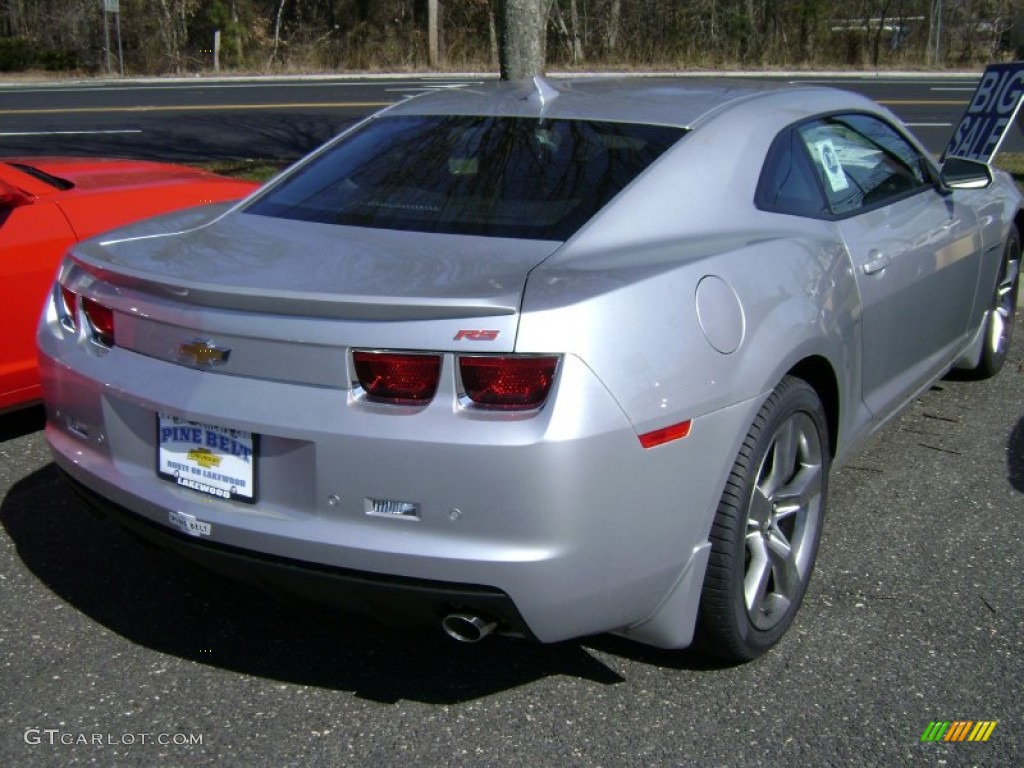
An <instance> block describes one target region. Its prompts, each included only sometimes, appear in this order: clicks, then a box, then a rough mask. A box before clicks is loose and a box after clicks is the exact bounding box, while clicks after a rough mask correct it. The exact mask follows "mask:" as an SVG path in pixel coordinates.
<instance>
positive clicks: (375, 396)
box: [352, 351, 441, 405]
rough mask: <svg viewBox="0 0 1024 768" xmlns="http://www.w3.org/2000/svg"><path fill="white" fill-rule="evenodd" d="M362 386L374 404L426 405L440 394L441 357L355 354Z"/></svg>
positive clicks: (356, 367) (370, 353)
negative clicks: (438, 389)
mask: <svg viewBox="0 0 1024 768" xmlns="http://www.w3.org/2000/svg"><path fill="white" fill-rule="evenodd" d="M352 361H353V363H355V369H356V376H357V377H358V379H359V385H360V386H361V387H362V388H363V390H364V391H365V392H366V399H367V400H369V401H370V402H374V403H394V404H397V405H423V404H425V403H428V402H430V400H431V398H433V397H434V393H435V392H437V383H438V381H439V380H440V378H441V356H440V355H436V354H433V355H432V354H416V353H406V352H366V351H357V352H353V353H352Z"/></svg>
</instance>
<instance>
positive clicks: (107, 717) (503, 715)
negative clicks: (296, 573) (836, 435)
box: [0, 326, 1024, 768]
mask: <svg viewBox="0 0 1024 768" xmlns="http://www.w3.org/2000/svg"><path fill="white" fill-rule="evenodd" d="M1020 327H1024V326H1020ZM1022 347H1024V345H1021V344H1017V345H1016V347H1015V349H1014V351H1012V352H1011V357H1010V360H1009V362H1008V363H1007V367H1006V369H1005V370H1004V371H1003V372H1002V373H1001V374H1000V375H999V376H998V377H996V378H995V379H993V380H991V381H987V382H965V381H957V380H947V381H943V382H941V384H940V385H939V386H938V387H936V388H934V389H933V390H932V391H930V392H928V393H926V394H925V395H924V396H923V397H922V398H920V399H919V400H918V401H917V402H915V403H914V404H913V406H912V407H911V408H910V409H909V411H908V412H907V413H906V414H905V415H904V416H903V417H902V418H901V419H899V420H898V421H896V422H894V423H892V424H891V425H890V426H888V427H887V428H886V429H885V430H884V431H883V432H882V433H881V434H880V435H879V436H878V438H877V439H876V440H875V441H874V442H873V443H872V445H871V447H870V448H869V449H868V450H867V451H866V452H865V453H864V454H862V455H860V456H859V457H858V458H857V459H856V460H854V461H853V463H852V464H850V465H848V466H847V467H845V468H843V469H842V470H841V471H839V472H837V473H836V474H835V475H834V476H833V484H832V488H831V503H830V508H829V513H828V518H827V520H826V525H825V532H824V538H823V542H822V549H821V554H820V558H819V563H818V569H817V573H816V575H815V577H814V579H813V580H812V583H811V587H810V590H809V593H808V595H807V598H806V601H805V604H804V606H803V609H802V611H801V613H800V615H799V616H798V618H797V622H796V624H795V625H794V627H793V629H792V630H791V631H790V633H789V634H788V636H787V637H786V638H785V639H784V640H783V642H782V643H781V644H780V645H779V646H778V647H777V648H776V649H774V650H773V651H772V652H771V653H769V654H768V655H767V656H766V657H763V658H762V659H760V660H758V661H755V662H753V663H750V664H747V665H743V666H737V667H722V666H719V665H717V664H715V663H714V662H711V661H709V660H708V659H706V658H703V657H701V656H699V655H697V654H694V653H690V652H663V651H657V650H652V649H649V648H644V647H641V646H637V645H633V644H630V643H628V642H626V641H623V640H620V639H616V638H613V637H610V636H600V637H593V638H588V639H584V640H581V641H578V642H566V643H561V644H558V645H553V646H538V645H531V644H528V643H525V642H522V641H515V640H510V639H505V638H500V637H496V638H489V639H488V640H486V641H485V642H483V643H480V644H478V645H474V646H462V645H458V644H456V643H454V642H452V641H450V640H448V639H447V638H445V637H444V636H443V635H442V633H441V631H440V629H437V630H424V631H422V632H416V633H404V632H403V633H399V632H394V631H387V630H384V629H381V628H378V627H376V626H375V625H373V624H370V623H367V622H365V621H363V620H361V619H356V618H351V617H345V616H338V615H332V614H329V613H325V612H319V611H316V610H301V611H300V610H298V609H295V608H292V607H286V606H281V605H277V604H274V603H271V602H268V601H267V600H266V599H265V598H264V597H263V596H262V595H260V594H258V593H255V592H251V591H249V590H248V589H245V588H241V587H239V586H236V585H234V584H230V583H227V582H224V581H221V580H220V579H219V578H217V577H213V576H208V575H206V574H205V573H203V572H200V571H198V570H195V569H193V567H192V566H189V565H186V564H184V563H182V562H179V561H177V560H175V559H174V558H172V557H171V556H169V555H167V554H165V553H162V552H159V551H155V550H152V549H147V548H146V547H144V546H143V545H141V544H140V543H138V542H136V541H135V540H134V539H131V538H129V537H128V536H127V535H125V534H124V533H122V532H121V531H120V530H119V529H118V528H116V527H114V526H113V525H111V524H110V523H107V522H101V521H96V520H94V519H93V518H91V517H90V516H89V515H88V514H86V513H85V512H83V511H82V510H81V509H80V507H79V506H78V504H77V503H76V502H75V501H74V500H73V499H72V498H71V496H70V495H69V492H68V491H67V490H66V489H65V487H64V486H63V485H62V483H61V481H60V479H59V478H58V476H57V473H56V471H55V469H54V467H53V465H52V463H51V462H50V459H49V456H48V454H47V449H46V447H45V444H44V440H43V435H42V433H41V432H40V431H39V428H40V425H41V414H40V411H39V410H38V409H37V410H33V411H29V412H26V413H21V414H15V415H8V416H6V417H3V418H2V419H0V524H2V531H0V595H2V605H3V619H2V622H0V692H2V695H0V701H2V704H0V712H2V716H0V765H5V766H19V767H22V766H24V767H28V766H58V765H59V766H74V765H103V766H115V765H116V766H145V767H146V768H151V767H152V766H175V765H188V766H247V767H248V766H274V767H275V768H277V767H279V766H318V765H323V766H377V767H379V766H392V765H416V766H435V765H437V766H440V765H445V766H492V765H501V766H506V767H507V766H530V767H531V768H536V767H537V766H560V767H564V766H588V767H589V766H609V767H612V766H614V767H618V766H645V767H647V766H683V765H685V766H689V765H700V766H783V765H785V766H790V765H798V766H816V767H818V766H848V765H849V766H854V765H855V766H897V765H913V766H918V765H925V766H947V765H948V766H960V765H963V766H968V765H971V766H1020V765H1022V764H1024V712H1022V701H1024V695H1022V693H1024V692H1022V681H1024V647H1022V644H1024V640H1022V636H1024V608H1022V603H1021V599H1020V595H1021V593H1022V591H1024V576H1022V570H1021V555H1022V552H1024V547H1022V533H1021V516H1022V511H1024V357H1022V354H1021V352H1020V350H1021V348H1022ZM936 720H953V721H956V720H973V721H979V720H989V721H997V725H996V727H995V730H994V731H993V733H992V735H991V737H990V739H989V740H988V741H987V742H984V743H941V744H932V743H921V736H922V733H923V732H924V730H925V728H926V727H927V726H928V725H929V723H930V722H931V721H936ZM162 742H166V743H162Z"/></svg>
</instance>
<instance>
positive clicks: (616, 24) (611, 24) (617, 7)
mask: <svg viewBox="0 0 1024 768" xmlns="http://www.w3.org/2000/svg"><path fill="white" fill-rule="evenodd" d="M621 26H622V0H612V1H611V5H610V6H609V8H608V50H609V51H610V52H612V53H614V52H615V50H616V49H617V48H618V47H619V28H620V27H621Z"/></svg>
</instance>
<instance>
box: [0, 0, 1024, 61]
mask: <svg viewBox="0 0 1024 768" xmlns="http://www.w3.org/2000/svg"><path fill="white" fill-rule="evenodd" d="M497 2H498V0H119V9H120V13H119V14H110V13H105V12H104V0H0V71H4V72H18V71H33V70H42V71H48V72H51V73H53V72H66V73H72V74H82V73H102V72H104V71H105V68H106V66H107V61H108V57H107V53H106V47H105V42H104V41H105V35H104V22H105V21H106V24H107V29H108V31H109V35H110V41H111V48H112V49H113V56H114V58H113V61H114V62H115V68H116V66H117V65H116V62H117V36H116V35H117V25H118V24H119V26H120V36H121V47H122V50H123V60H124V69H125V73H126V74H149V75H159V74H186V73H199V72H209V71H211V70H212V69H213V67H214V56H213V41H214V31H215V30H219V31H220V48H219V56H218V64H219V68H220V70H221V71H224V72H229V73H230V72H240V73H241V72H260V73H264V72H372V71H417V70H420V71H422V70H427V69H432V70H441V71H443V70H450V71H492V70H496V69H497V62H498V48H497V46H498V37H497V35H496V33H495V13H496V6H497ZM544 2H547V3H549V5H548V11H547V19H546V30H547V41H546V47H547V67H548V68H549V69H559V70H572V69H583V68H587V69H596V70H601V69H605V70H609V69H652V70H658V69H692V68H716V69H723V68H724V69H728V68H740V67H743V68H796V69H800V68H844V69H849V68H854V69H858V68H861V69H878V68H897V67H898V68H910V69H913V68H933V67H938V68H941V67H950V68H953V67H955V68H964V67H973V66H977V65H980V64H983V63H985V62H988V61H998V60H1008V59H1013V58H1019V57H1021V55H1022V54H1024V29H1022V26H1024V25H1022V24H1021V22H1022V20H1024V13H1022V12H1024V0H544ZM541 4H542V5H543V4H544V3H541ZM434 8H436V13H437V19H438V23H437V29H438V42H437V45H436V47H435V48H432V47H431V45H430V41H429V39H428V20H429V18H430V14H431V12H432V11H433V9H434Z"/></svg>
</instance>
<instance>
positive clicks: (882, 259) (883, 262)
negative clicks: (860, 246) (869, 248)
mask: <svg viewBox="0 0 1024 768" xmlns="http://www.w3.org/2000/svg"><path fill="white" fill-rule="evenodd" d="M890 261H891V259H890V258H889V257H888V256H886V255H885V254H884V253H879V252H878V251H873V252H872V253H871V259H870V260H868V261H867V262H865V264H864V267H863V269H864V274H865V275H877V274H878V273H879V272H882V271H884V270H885V268H886V267H888V266H889V263H890Z"/></svg>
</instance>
